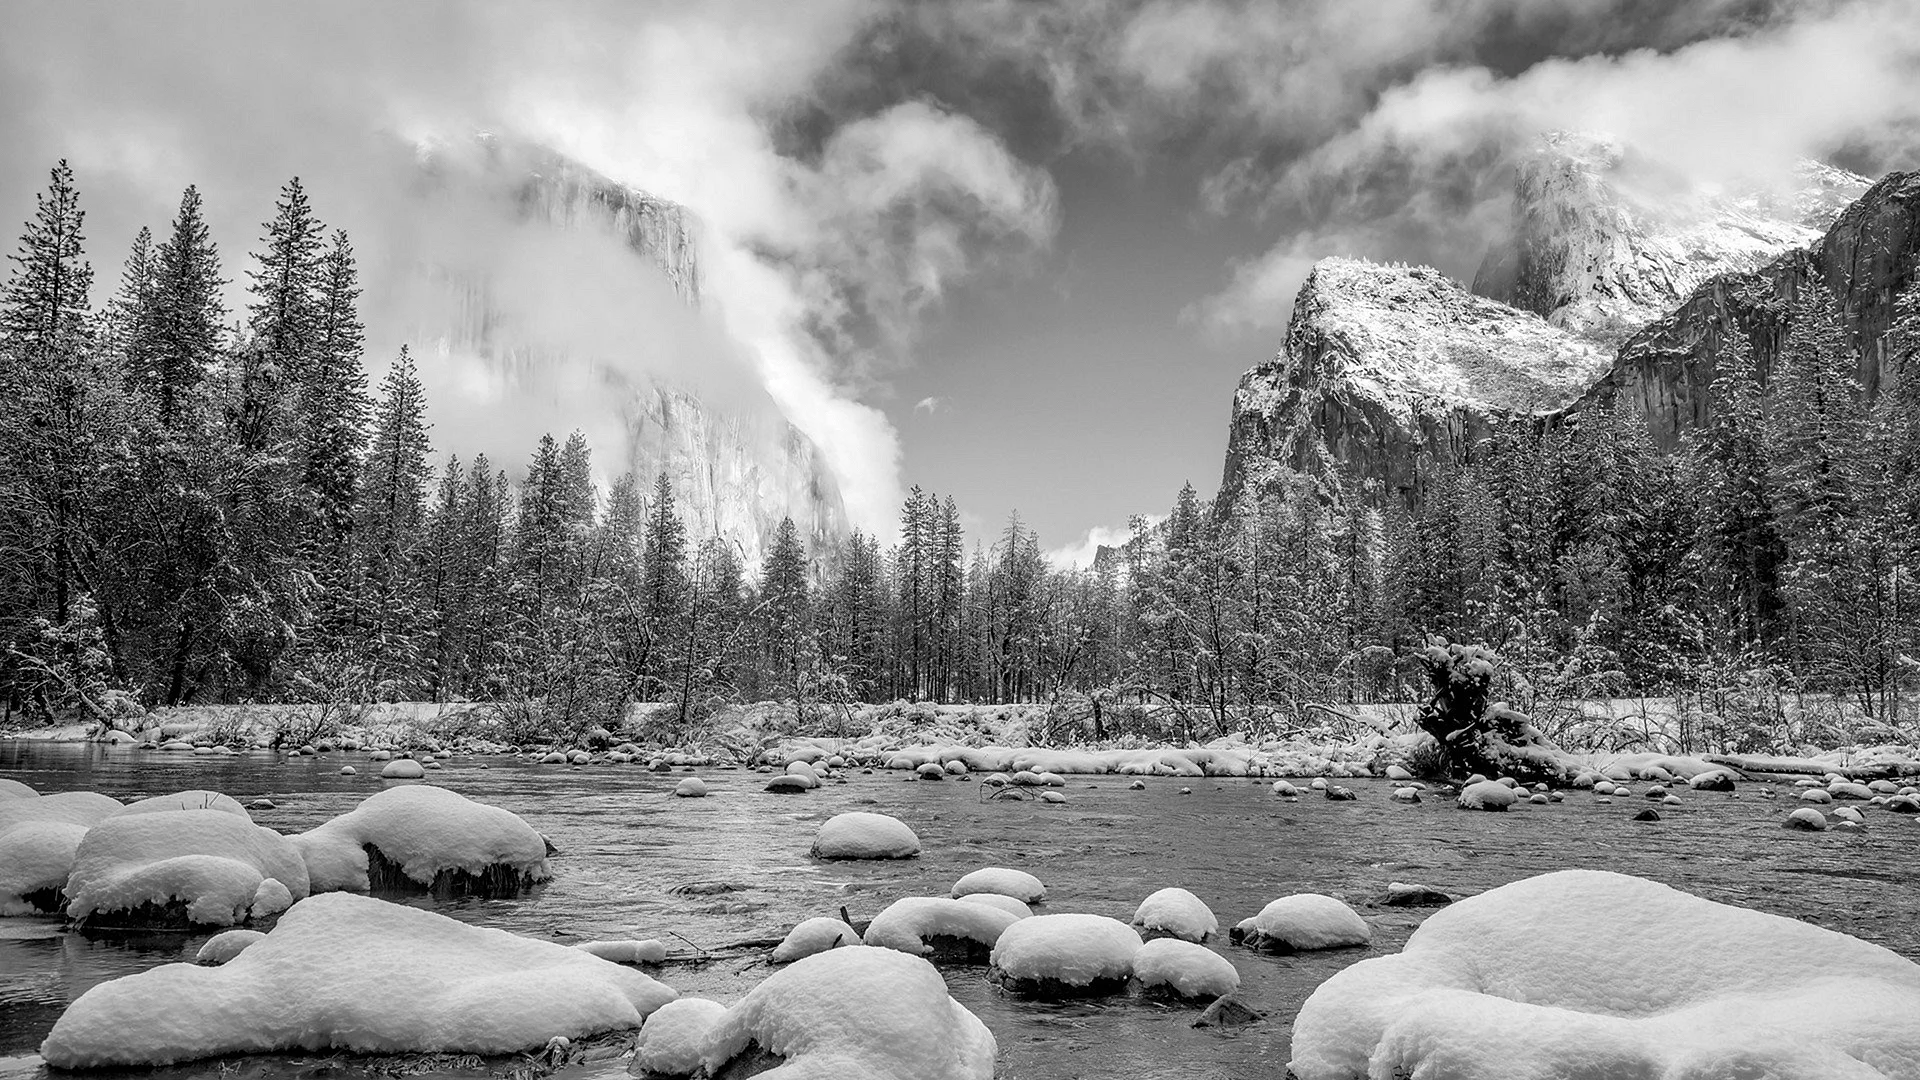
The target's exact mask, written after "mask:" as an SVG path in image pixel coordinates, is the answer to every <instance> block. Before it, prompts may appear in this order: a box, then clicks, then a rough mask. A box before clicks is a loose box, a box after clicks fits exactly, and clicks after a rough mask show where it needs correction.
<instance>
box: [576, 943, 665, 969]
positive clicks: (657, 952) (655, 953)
mask: <svg viewBox="0 0 1920 1080" xmlns="http://www.w3.org/2000/svg"><path fill="white" fill-rule="evenodd" d="M573 947H574V948H576V949H579V950H580V951H581V952H585V953H591V954H592V955H594V956H597V957H599V958H600V959H602V960H611V961H613V962H614V963H616V964H660V963H664V962H665V961H666V959H667V943H666V942H664V941H660V940H658V939H655V938H629V939H625V940H620V941H576V942H574V943H573Z"/></svg>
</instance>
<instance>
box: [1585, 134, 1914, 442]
mask: <svg viewBox="0 0 1920 1080" xmlns="http://www.w3.org/2000/svg"><path fill="white" fill-rule="evenodd" d="M1917 273H1920V172H1907V173H1893V174H1891V175H1889V176H1887V177H1886V178H1885V179H1883V180H1881V181H1880V182H1879V183H1877V184H1874V185H1873V186H1872V187H1871V188H1870V189H1868V191H1867V192H1866V194H1865V195H1863V196H1861V198H1860V199H1859V200H1858V201H1857V202H1855V203H1854V204H1853V205H1851V206H1849V207H1847V208H1846V210H1845V211H1844V212H1842V213H1841V214H1840V217H1839V220H1837V221H1835V222H1834V224H1833V227H1832V228H1830V229H1828V230H1827V232H1826V234H1825V235H1824V236H1823V237H1821V238H1820V240H1819V241H1818V242H1817V243H1815V244H1813V245H1811V246H1809V247H1807V248H1806V249H1804V250H1797V251H1792V252H1789V253H1787V254H1785V255H1783V256H1781V257H1780V258H1778V259H1775V260H1774V261H1773V262H1771V263H1769V264H1768V265H1766V266H1764V267H1761V268H1760V269H1758V270H1754V271H1750V272H1747V273H1739V274H1728V275H1725V276H1723V277H1720V278H1716V279H1714V280H1713V281H1710V282H1708V283H1707V284H1705V285H1703V286H1701V287H1700V288H1698V289H1696V290H1694V292H1693V294H1692V295H1690V296H1688V297H1687V299H1686V301H1685V302H1684V303H1682V304H1680V305H1679V306H1678V307H1676V308H1675V309H1674V310H1673V311H1672V312H1670V313H1668V314H1667V315H1665V316H1664V317H1662V318H1660V319H1658V320H1656V321H1655V322H1653V323H1652V324H1651V325H1649V326H1647V327H1645V328H1644V329H1642V330H1641V331H1640V332H1638V333H1636V334H1634V335H1633V336H1632V337H1631V338H1629V339H1627V341H1626V342H1624V343H1623V344H1622V345H1621V347H1620V351H1619V355H1618V357H1617V358H1616V359H1615V361H1614V364H1613V366H1612V368H1611V370H1610V371H1609V372H1608V373H1607V375H1606V377H1605V378H1603V379H1601V380H1600V381H1599V382H1597V383H1596V384H1595V385H1594V386H1593V387H1592V388H1591V389H1590V390H1588V391H1587V392H1586V393H1585V394H1583V395H1582V397H1581V400H1580V401H1579V402H1577V403H1576V404H1575V406H1574V408H1575V409H1581V408H1591V407H1595V406H1606V405H1608V404H1611V403H1613V402H1614V401H1616V400H1619V401H1624V402H1625V403H1626V404H1628V405H1629V406H1631V407H1632V408H1633V409H1634V410H1635V411H1637V412H1639V413H1640V414H1642V415H1644V416H1645V417H1646V418H1647V426H1648V428H1649V430H1651V431H1652V433H1653V435H1654V438H1655V439H1656V440H1657V441H1658V442H1659V443H1660V444H1661V445H1663V446H1669V447H1670V446H1672V445H1674V444H1675V443H1677V442H1678V441H1679V439H1680V437H1681V436H1682V435H1683V434H1685V433H1686V432H1687V431H1688V430H1690V429H1692V428H1695V427H1698V426H1700V425H1701V424H1703V423H1705V422H1706V419H1707V408H1708V394H1709V390H1710V388H1711V387H1712V385H1713V379H1714V375H1715V373H1716V371H1717V370H1718V368H1719V364H1720V362H1721V359H1722V358H1723V356H1724V354H1725V350H1726V349H1727V347H1728V345H1729V343H1730V341H1731V340H1732V339H1731V338H1730V336H1729V335H1731V334H1736V333H1737V334H1740V335H1742V336H1744V338H1745V340H1746V342H1747V343H1748V345H1749V346H1750V347H1751V349H1752V350H1753V356H1754V364H1755V367H1756V368H1757V369H1758V371H1759V372H1760V376H1761V378H1762V379H1765V378H1766V377H1767V374H1768V372H1769V371H1771V369H1772V368H1773V365H1774V361H1775V359H1776V358H1777V357H1778V355H1779V350H1780V345H1781V343H1782V342H1784V341H1785V340H1786V337H1787V334H1788V332H1789V331H1790V330H1791V329H1792V326H1793V319H1794V309H1795V307H1796V306H1797V305H1798V303H1799V302H1800V301H1801V300H1803V299H1811V300H1826V301H1830V302H1831V304H1832V306H1833V309H1834V310H1835V311H1837V312H1838V314H1839V317H1840V321H1841V323H1842V325H1843V326H1845V328H1846V329H1847V331H1848V333H1849V334H1851V335H1852V337H1853V341H1854V345H1855V346H1856V348H1858V350H1859V354H1860V368H1859V376H1858V377H1859V380H1860V385H1861V386H1862V387H1863V388H1864V389H1865V390H1866V392H1867V394H1868V395H1869V396H1870V397H1871V396H1873V395H1876V394H1878V393H1879V390H1880V385H1881V383H1882V382H1883V381H1884V380H1885V379H1886V378H1887V376H1888V375H1889V374H1890V373H1891V370H1890V364H1891V363H1892V360H1891V358H1890V357H1889V356H1888V355H1887V352H1886V350H1885V349H1884V348H1883V338H1884V335H1885V334H1886V331H1887V327H1888V326H1889V325H1890V324H1891V322H1892V319H1893V307H1894V299H1895V297H1897V296H1898V295H1899V294H1900V293H1902V292H1904V291H1905V290H1906V289H1907V288H1909V287H1910V286H1911V285H1912V284H1913V283H1914V280H1915V277H1916V274H1917Z"/></svg>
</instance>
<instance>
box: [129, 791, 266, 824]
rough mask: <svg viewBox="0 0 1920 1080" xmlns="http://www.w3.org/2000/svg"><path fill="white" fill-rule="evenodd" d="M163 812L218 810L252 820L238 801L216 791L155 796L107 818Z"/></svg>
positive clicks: (132, 804)
mask: <svg viewBox="0 0 1920 1080" xmlns="http://www.w3.org/2000/svg"><path fill="white" fill-rule="evenodd" d="M165 810H218V811H220V812H221V813H223V814H233V815H235V816H237V817H243V818H246V819H247V820H248V821H252V820H253V815H251V814H249V813H247V808H246V807H244V806H241V805H240V800H238V799H235V798H233V797H232V796H230V795H222V794H221V793H220V792H218V791H176V792H174V793H173V794H171V795H155V796H152V797H151V798H146V799H140V800H137V801H135V802H130V803H128V804H127V805H125V806H123V807H121V808H120V809H118V810H115V811H114V812H113V813H112V814H110V815H108V816H109V817H119V816H121V815H122V814H153V813H159V812H161V811H165Z"/></svg>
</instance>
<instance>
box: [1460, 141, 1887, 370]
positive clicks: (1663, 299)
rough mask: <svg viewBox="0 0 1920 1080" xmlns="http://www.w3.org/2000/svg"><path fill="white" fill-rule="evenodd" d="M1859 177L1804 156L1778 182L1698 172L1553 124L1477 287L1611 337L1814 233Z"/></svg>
mask: <svg viewBox="0 0 1920 1080" xmlns="http://www.w3.org/2000/svg"><path fill="white" fill-rule="evenodd" d="M1867 186H1868V182H1867V181H1866V180H1865V179H1864V178H1862V177H1859V176H1855V175H1854V174H1852V173H1849V172H1847V171H1846V170H1844V169H1837V168H1834V167H1833V166H1830V165H1824V164H1821V163H1818V162H1812V161H1803V162H1800V163H1798V164H1797V165H1796V166H1795V167H1794V169H1793V170H1792V171H1791V176H1790V178H1789V179H1787V180H1786V181H1784V182H1778V183H1771V184H1767V183H1742V184H1733V185H1725V184H1706V183H1698V182H1695V181H1693V180H1690V179H1689V178H1687V177H1686V176H1684V175H1681V174H1680V173H1678V172H1676V171H1674V170H1672V169H1670V168H1667V167H1666V166H1664V165H1663V164H1661V163H1660V162H1658V161H1654V160H1652V159H1650V158H1648V157H1646V156H1645V155H1641V154H1637V153H1635V152H1634V151H1633V149H1632V148H1631V147H1628V146H1625V145H1623V144H1622V143H1621V142H1620V141H1619V140H1617V139H1614V138H1612V137H1610V136H1607V135H1604V134H1596V133H1591V132H1555V133H1551V134H1548V135H1546V136H1544V137H1543V138H1542V139H1541V141H1540V144H1539V146H1538V147H1537V148H1536V149H1535V150H1534V151H1533V152H1532V153H1530V154H1528V155H1527V156H1526V157H1524V158H1523V159H1522V160H1521V161H1520V162H1519V163H1518V165H1517V166H1516V176H1515V188H1514V224H1513V234H1512V236H1511V237H1510V238H1509V239H1508V240H1507V241H1506V242H1504V243H1502V244H1497V245H1495V246H1494V247H1493V249H1492V250H1490V251H1489V252H1488V255H1487V258H1486V260H1485V261H1484V262H1483V263H1482V264H1481V267H1480V271H1479V273H1478V274H1477V275H1476V276H1475V278H1474V285H1473V288H1474V291H1475V292H1477V293H1480V294H1482V295H1484V296H1488V297H1492V298H1493V299H1496V300H1501V301H1504V302H1507V303H1510V304H1512V305H1514V306H1515V307H1519V308H1524V309H1526V310H1528V311H1532V312H1534V313H1536V314H1539V315H1541V316H1543V317H1545V318H1546V319H1547V320H1548V321H1549V322H1551V323H1553V324H1554V325H1555V326H1558V327H1562V328H1564V329H1567V330H1572V331H1575V332H1577V333H1580V334H1582V335H1585V336H1587V337H1589V338H1591V339H1593V340H1595V341H1597V342H1600V343H1602V344H1605V345H1608V346H1612V345H1617V344H1618V343H1619V342H1620V341H1621V340H1623V339H1624V338H1626V337H1627V336H1628V335H1629V334H1631V333H1633V332H1634V331H1636V330H1638V329H1639V328H1641V327H1643V326H1645V325H1647V324H1648V323H1650V322H1652V321H1653V320H1654V319H1656V318H1658V317H1660V316H1661V315H1663V314H1665V313H1666V312H1667V311H1670V310H1672V309H1673V308H1674V307H1675V306H1676V305H1678V304H1679V303H1680V301H1682V300H1684V299H1685V298H1686V297H1687V296H1688V295H1689V294H1691V293H1692V292H1693V290H1694V289H1696V288H1698V287H1699V286H1700V285H1702V284H1704V283H1705V282H1706V281H1708V280H1709V279H1711V278H1714V277H1716V276H1718V275H1720V274H1724V273H1734V272H1747V271H1752V270H1755V269H1758V268H1759V267H1761V266H1763V265H1765V264H1766V263H1768V262H1770V261H1771V260H1773V259H1775V258H1777V257H1778V256H1780V255H1781V254H1783V253H1785V252H1786V251H1789V250H1791V249H1794V248H1804V247H1806V246H1808V245H1810V244H1812V243H1814V242H1815V241H1817V240H1818V239H1819V238H1820V235H1821V234H1822V233H1823V232H1824V231H1825V229H1826V228H1827V227H1828V226H1829V225H1831V224H1832V223H1833V220H1834V218H1836V217H1837V216H1838V215H1839V213H1840V211H1841V210H1842V209H1844V208H1845V207H1846V206H1847V205H1848V204H1850V203H1851V202H1853V201H1854V200H1855V199H1857V198H1858V197H1859V196H1860V195H1861V194H1862V193H1863V192H1864V191H1865V190H1866V188H1867Z"/></svg>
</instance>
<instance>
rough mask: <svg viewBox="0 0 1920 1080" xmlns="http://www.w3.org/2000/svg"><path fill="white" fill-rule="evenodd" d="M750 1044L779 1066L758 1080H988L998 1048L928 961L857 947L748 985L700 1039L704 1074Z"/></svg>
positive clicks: (801, 963) (818, 957)
mask: <svg viewBox="0 0 1920 1080" xmlns="http://www.w3.org/2000/svg"><path fill="white" fill-rule="evenodd" d="M982 910H986V909H984V908H983V909H982ZM750 1046H757V1047H759V1049H760V1050H762V1051H765V1052H766V1053H769V1054H773V1055H775V1056H776V1057H779V1058H783V1059H785V1062H784V1064H782V1065H780V1066H779V1067H777V1068H775V1069H773V1070H771V1071H768V1072H763V1073H759V1074H758V1075H759V1076H761V1077H762V1078H764V1080H813V1078H819V1080H825V1078H828V1077H832V1078H834V1080H989V1078H990V1077H992V1076H993V1058H994V1053H995V1051H996V1050H997V1049H998V1047H997V1045H996V1044H995V1042H994V1039H993V1033H992V1032H990V1031H988V1030H987V1026H986V1025H985V1024H983V1023H981V1022H980V1018H979V1017H977V1016H975V1015H973V1013H971V1012H969V1011H967V1009H966V1007H965V1006H963V1005H961V1004H960V1003H959V1002H957V1001H955V1000H953V998H951V997H949V996H948V995H947V984H946V982H945V981H944V980H942V979H941V977H940V972H939V971H938V970H937V969H935V968H934V966H933V965H932V964H929V963H927V962H926V961H925V960H922V959H920V958H919V957H917V956H908V955H907V954H906V953H902V952H896V951H894V950H892V949H876V948H871V947H868V946H864V945H848V946H846V947H844V948H839V949H831V950H828V951H827V952H823V953H816V954H814V955H813V956H809V957H807V958H805V959H803V960H799V961H796V962H795V963H794V964H792V965H791V966H789V967H786V968H782V969H781V970H780V971H777V972H775V973H774V974H772V975H770V976H768V977H767V978H766V980H765V981H763V982H762V983H761V984H760V985H759V986H756V987H754V988H753V990H752V991H750V992H749V993H748V994H747V996H746V997H744V998H742V999H741V1000H740V1002H739V1004H737V1005H734V1006H733V1007H732V1008H730V1009H728V1010H727V1014H726V1015H725V1016H723V1017H721V1018H720V1020H719V1022H718V1023H716V1024H715V1025H714V1026H713V1028H712V1030H711V1031H710V1032H709V1033H708V1036H707V1044H706V1052H705V1054H704V1057H705V1061H706V1068H707V1071H708V1072H709V1073H710V1074H712V1075H715V1076H718V1075H723V1073H722V1069H723V1068H724V1067H725V1066H726V1064H727V1063H728V1062H729V1061H732V1060H733V1059H734V1058H736V1057H739V1056H740V1055H742V1054H744V1053H746V1052H747V1051H748V1050H749V1048H750ZM725 1075H733V1074H730V1073H729V1074H725Z"/></svg>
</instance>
